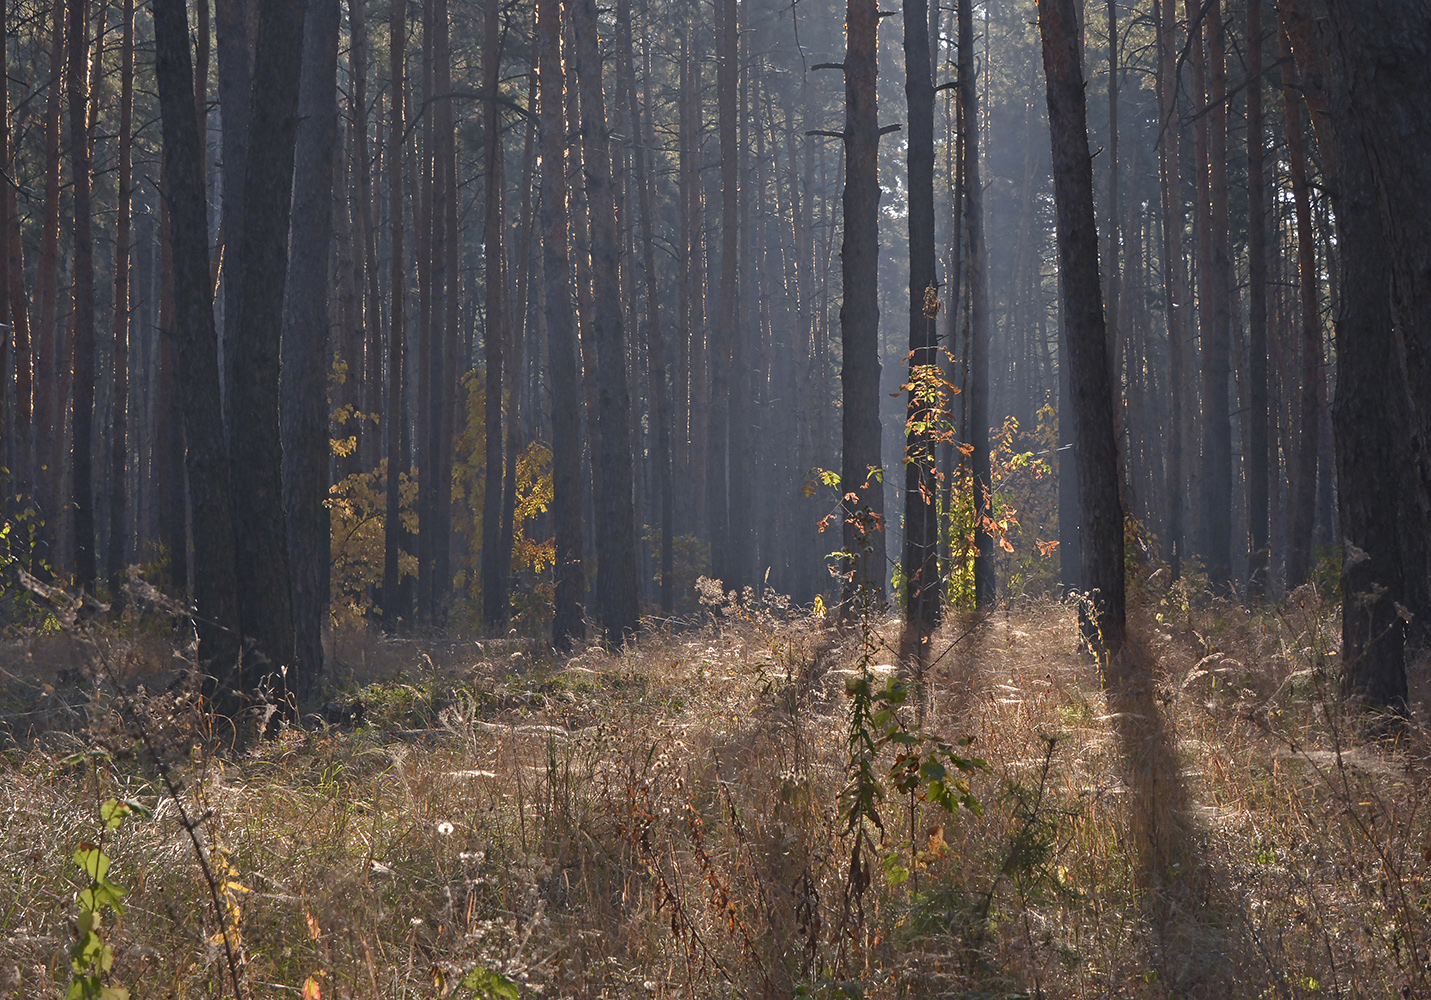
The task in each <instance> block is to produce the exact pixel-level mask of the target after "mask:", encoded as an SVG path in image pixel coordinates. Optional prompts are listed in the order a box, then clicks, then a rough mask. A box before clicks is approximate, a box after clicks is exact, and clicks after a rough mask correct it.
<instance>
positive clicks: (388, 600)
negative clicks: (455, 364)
mask: <svg viewBox="0 0 1431 1000" xmlns="http://www.w3.org/2000/svg"><path fill="white" fill-rule="evenodd" d="M406 47H407V3H406V2H405V0H391V6H390V15H389V20H388V75H389V79H390V80H391V81H392V100H391V104H390V108H391V111H390V112H389V122H388V150H387V158H388V205H389V209H388V211H389V220H390V246H391V255H392V257H391V260H392V276H391V279H390V282H389V285H388V294H389V296H390V299H391V301H390V304H389V307H388V313H389V316H390V319H389V327H388V382H387V389H388V398H387V405H386V406H385V407H384V409H383V417H382V419H383V426H384V428H385V431H384V434H385V441H386V448H385V451H386V453H387V497H386V500H387V503H386V508H385V509H386V514H385V520H384V524H383V595H382V596H383V601H382V606H383V620H384V622H386V623H387V625H388V626H389V627H390V628H391V627H395V626H396V625H397V624H398V622H400V621H402V620H403V619H405V618H407V617H408V614H409V613H410V611H411V607H410V603H409V601H408V599H407V589H406V588H405V587H404V585H403V578H402V567H401V558H402V554H403V551H404V549H406V547H407V530H406V529H405V527H404V526H403V522H402V497H401V493H400V485H401V484H400V482H399V477H400V476H401V474H402V473H403V472H405V471H406V468H405V466H406V464H407V463H406V461H404V457H405V454H406V450H405V449H404V448H403V432H402V424H403V399H404V395H403V388H404V386H403V362H404V354H405V347H406V338H405V334H406V330H407V261H406V259H405V247H404V239H405V233H406V230H405V228H404V220H403V205H404V198H403V183H402V174H403V171H402V153H403V146H404V137H405V134H406V131H407V124H406V110H405V106H406V104H407V97H406V88H407V53H406Z"/></svg>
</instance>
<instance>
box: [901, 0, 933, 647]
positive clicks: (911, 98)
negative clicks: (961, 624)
mask: <svg viewBox="0 0 1431 1000" xmlns="http://www.w3.org/2000/svg"><path fill="white" fill-rule="evenodd" d="M928 8H929V3H928V0H904V73H905V77H904V93H905V100H906V102H907V103H908V107H909V146H908V154H907V160H908V164H909V384H910V386H911V389H910V390H909V402H908V404H907V406H906V412H907V414H908V416H907V419H906V422H905V439H904V440H905V443H904V554H903V563H904V578H905V584H904V588H905V590H904V600H905V605H904V607H905V623H906V624H905V634H904V639H903V646H904V649H903V650H902V653H903V655H904V656H905V657H906V658H907V659H912V660H913V661H915V662H917V663H918V664H919V665H920V667H921V668H922V667H923V664H924V663H925V662H926V660H927V650H926V648H925V644H926V643H927V642H928V639H929V634H930V632H931V631H932V630H933V629H934V626H935V625H936V624H937V623H938V620H939V595H940V585H941V582H942V581H941V580H940V577H939V558H938V554H939V523H938V508H937V506H936V504H935V492H936V490H937V489H938V482H937V476H936V473H937V470H936V469H935V465H934V462H935V454H934V447H935V446H934V437H933V435H932V434H931V433H929V432H928V431H926V430H922V429H921V425H923V424H925V423H927V422H928V421H929V416H930V414H929V406H928V397H927V396H926V395H924V393H923V392H921V391H920V389H919V386H920V384H921V382H922V381H925V380H926V377H928V376H933V377H938V376H939V344H938V338H937V337H936V336H935V318H936V317H937V316H938V313H939V298H938V292H937V290H936V285H935V282H936V278H935V267H934V264H935V249H934V70H933V66H932V65H931V64H930V55H929V45H930V38H929V10H928Z"/></svg>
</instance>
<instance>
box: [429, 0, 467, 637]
mask: <svg viewBox="0 0 1431 1000" xmlns="http://www.w3.org/2000/svg"><path fill="white" fill-rule="evenodd" d="M435 6H436V14H437V45H436V48H435V51H434V58H435V59H436V63H437V65H436V77H437V90H438V92H439V93H450V92H451V91H452V42H451V25H450V23H449V19H448V8H447V0H436V4H435ZM432 113H433V115H434V117H435V119H436V131H437V149H436V151H435V153H436V156H437V163H436V166H437V171H436V173H437V182H438V187H437V190H436V191H435V192H434V194H435V203H434V206H433V221H434V224H436V223H437V222H438V216H439V215H440V216H441V226H442V234H443V240H442V245H441V247H440V248H439V251H440V253H441V259H438V258H437V257H436V256H434V259H433V264H434V266H435V267H436V268H437V269H438V272H439V273H438V276H437V277H438V281H437V282H436V285H437V288H438V289H439V290H440V291H442V293H443V294H444V300H443V302H442V303H441V307H442V320H443V325H442V331H441V340H440V341H439V340H438V338H437V332H436V331H435V330H434V335H433V342H434V350H435V354H434V359H435V360H436V361H437V362H438V364H436V365H434V367H433V369H432V372H433V375H432V377H433V379H434V381H433V391H434V393H435V394H437V399H436V400H435V401H434V406H433V408H432V412H431V419H432V420H434V421H435V422H436V423H437V433H436V435H435V437H434V438H432V439H431V450H432V451H433V455H432V460H433V472H434V477H433V478H434V480H435V481H434V483H433V486H434V487H435V489H434V497H433V501H434V502H433V517H432V521H433V524H432V530H431V534H432V536H433V555H432V610H433V617H434V620H435V621H436V622H437V623H439V624H441V623H444V622H445V621H446V619H447V609H448V605H449V604H450V602H451V599H452V545H451V535H452V463H453V461H454V458H455V455H454V452H453V438H454V433H455V428H456V420H457V412H458V410H459V400H460V391H459V387H460V384H461V383H460V375H461V371H460V370H459V358H458V353H459V350H460V341H461V335H460V327H459V315H458V306H459V302H460V293H461V288H462V282H461V273H460V269H461V263H462V261H461V254H462V234H461V232H460V231H459V230H458V206H457V139H456V127H455V122H454V115H453V110H452V102H451V101H450V100H446V101H439V102H438V104H437V107H436V108H434V109H433V111H432ZM436 305H437V304H436V303H434V308H436Z"/></svg>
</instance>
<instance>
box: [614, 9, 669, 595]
mask: <svg viewBox="0 0 1431 1000" xmlns="http://www.w3.org/2000/svg"><path fill="white" fill-rule="evenodd" d="M616 11H617V13H616V17H617V24H618V29H619V31H620V34H621V39H620V42H621V49H622V55H621V59H622V69H623V72H622V76H623V77H624V82H625V86H626V106H627V108H628V109H629V110H630V114H631V134H632V136H633V137H634V145H633V157H634V160H635V172H636V188H637V197H638V199H639V201H640V209H641V263H642V268H643V270H644V271H645V274H646V344H647V351H648V361H647V365H648V373H649V374H648V385H649V387H650V394H651V425H652V430H653V432H654V447H653V448H652V452H651V463H652V465H653V466H654V467H655V473H656V474H655V480H656V493H657V495H658V497H659V499H660V503H661V515H660V521H661V612H662V614H665V615H670V614H671V612H672V610H673V609H674V607H675V579H674V577H675V561H674V548H675V514H676V510H675V497H674V496H673V493H672V484H671V420H670V402H669V400H668V398H667V389H666V345H665V340H666V334H665V330H664V329H663V328H662V326H661V306H660V288H659V285H660V282H659V275H658V274H657V273H656V243H655V236H654V234H653V225H652V211H653V209H652V198H651V176H650V167H649V166H648V164H647V146H648V144H654V137H652V136H649V135H648V133H647V129H646V126H645V124H644V122H643V121H642V114H641V106H640V105H638V104H637V101H636V83H635V80H636V71H635V65H634V64H635V56H634V53H633V51H632V41H631V0H620V2H619V3H618V4H617V8H616ZM647 80H648V86H649V83H650V78H649V75H648V76H647ZM647 103H649V101H648V102H647Z"/></svg>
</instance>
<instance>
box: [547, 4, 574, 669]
mask: <svg viewBox="0 0 1431 1000" xmlns="http://www.w3.org/2000/svg"><path fill="white" fill-rule="evenodd" d="M560 11H561V5H560V3H559V0H538V2H537V58H538V62H539V69H540V76H539V81H540V87H541V126H542V209H541V211H542V279H543V282H544V284H545V289H544V292H545V294H544V296H543V298H544V300H545V308H546V321H547V356H548V358H549V361H550V364H551V380H552V494H553V495H552V522H553V527H554V529H555V531H554V534H555V536H556V537H555V541H556V565H555V567H554V572H555V577H556V580H555V591H556V592H555V610H554V613H553V616H552V645H553V646H554V647H556V648H557V649H563V650H564V649H569V648H570V647H571V644H572V642H573V640H575V639H577V638H579V637H580V636H581V633H582V628H583V618H584V610H583V605H584V603H585V599H586V568H585V566H584V564H583V562H582V548H583V542H582V522H581V492H582V491H581V479H582V476H581V373H580V371H579V369H578V366H577V345H576V322H575V317H574V316H573V315H572V304H571V262H570V258H569V256H568V250H567V190H566V169H565V161H566V156H565V153H566V116H565V114H564V110H565V106H564V102H563V97H562V90H563V87H564V86H565V79H564V77H565V69H564V66H563V63H562V53H561V13H560Z"/></svg>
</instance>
